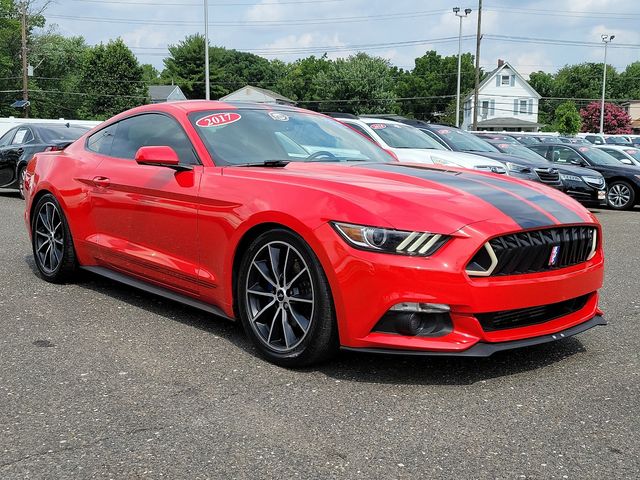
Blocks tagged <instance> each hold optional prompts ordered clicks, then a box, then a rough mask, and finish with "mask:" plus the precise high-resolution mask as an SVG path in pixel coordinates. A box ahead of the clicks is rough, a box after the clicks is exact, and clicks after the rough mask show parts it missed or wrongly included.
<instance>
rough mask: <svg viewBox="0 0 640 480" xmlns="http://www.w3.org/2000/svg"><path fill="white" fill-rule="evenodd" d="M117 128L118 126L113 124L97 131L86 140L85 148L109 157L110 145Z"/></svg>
mask: <svg viewBox="0 0 640 480" xmlns="http://www.w3.org/2000/svg"><path fill="white" fill-rule="evenodd" d="M117 128H118V124H117V123H114V124H113V125H109V126H108V127H107V128H103V129H102V130H99V131H97V132H96V133H94V134H93V135H91V136H90V137H89V138H88V139H87V148H88V149H89V150H91V151H92V152H96V153H100V154H102V155H111V144H112V143H113V137H114V135H115V133H116V129H117Z"/></svg>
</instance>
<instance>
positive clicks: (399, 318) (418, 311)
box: [373, 303, 453, 337]
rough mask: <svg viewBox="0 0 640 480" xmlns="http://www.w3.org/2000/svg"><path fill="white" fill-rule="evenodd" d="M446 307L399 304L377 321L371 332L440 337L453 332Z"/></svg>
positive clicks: (426, 304)
mask: <svg viewBox="0 0 640 480" xmlns="http://www.w3.org/2000/svg"><path fill="white" fill-rule="evenodd" d="M449 311H450V308H449V306H448V305H442V304H430V303H400V304H397V305H394V306H393V307H392V308H391V309H389V311H388V312H387V313H385V314H384V315H383V316H382V318H381V319H380V320H379V321H378V323H377V324H376V326H375V327H374V329H373V331H376V332H385V333H395V334H399V335H406V336H410V337H440V336H443V335H446V334H448V333H450V332H451V331H452V330H453V323H452V321H451V316H450V314H449Z"/></svg>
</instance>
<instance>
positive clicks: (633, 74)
mask: <svg viewBox="0 0 640 480" xmlns="http://www.w3.org/2000/svg"><path fill="white" fill-rule="evenodd" d="M615 96H616V97H617V98H621V99H622V98H625V99H632V98H633V99H638V98H640V62H633V63H630V64H629V65H627V68H625V70H624V72H621V73H620V75H619V77H618V82H617V85H616V92H615Z"/></svg>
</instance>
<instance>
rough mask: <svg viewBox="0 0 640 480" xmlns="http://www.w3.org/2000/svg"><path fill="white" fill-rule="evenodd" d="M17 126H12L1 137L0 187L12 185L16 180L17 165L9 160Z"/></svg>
mask: <svg viewBox="0 0 640 480" xmlns="http://www.w3.org/2000/svg"><path fill="white" fill-rule="evenodd" d="M16 130H18V129H17V128H12V129H11V130H9V131H8V132H6V133H5V134H4V135H2V137H0V187H4V186H8V185H11V184H12V183H13V181H14V175H15V174H14V171H15V167H14V166H13V165H12V163H11V162H10V160H9V155H8V153H9V149H10V148H11V147H10V146H11V141H12V140H13V136H14V135H15V134H16Z"/></svg>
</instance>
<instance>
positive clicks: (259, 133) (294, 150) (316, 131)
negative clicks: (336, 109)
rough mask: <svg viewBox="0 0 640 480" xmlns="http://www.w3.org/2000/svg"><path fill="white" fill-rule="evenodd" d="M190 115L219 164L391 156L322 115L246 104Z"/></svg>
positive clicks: (383, 158)
mask: <svg viewBox="0 0 640 480" xmlns="http://www.w3.org/2000/svg"><path fill="white" fill-rule="evenodd" d="M189 119H190V121H191V123H192V124H193V126H194V128H195V129H196V130H197V132H198V135H200V138H201V139H202V141H203V142H204V144H205V145H206V147H207V149H208V150H209V152H211V155H212V157H213V159H214V160H215V162H216V163H217V164H219V165H239V164H245V165H246V164H251V163H262V162H266V161H273V160H285V161H290V162H295V161H298V162H300V161H333V162H336V161H359V160H361V161H375V162H389V161H391V157H390V156H389V155H388V154H386V153H385V152H384V151H383V150H382V149H380V148H379V147H377V146H376V145H374V144H372V143H371V142H370V141H368V140H367V139H365V138H362V136H361V135H359V134H358V133H356V132H354V131H353V130H352V129H351V128H349V127H347V126H346V125H343V124H342V123H340V122H338V121H336V120H333V119H331V118H327V117H324V116H321V115H315V114H311V113H306V112H301V111H293V110H291V111H289V110H287V111H269V110H266V109H259V110H258V109H255V110H254V109H250V108H243V109H239V110H235V111H229V112H225V111H221V110H211V111H202V112H193V113H191V114H189ZM294 144H295V147H294ZM300 149H302V150H300ZM302 151H304V154H302V153H301V152H302Z"/></svg>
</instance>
